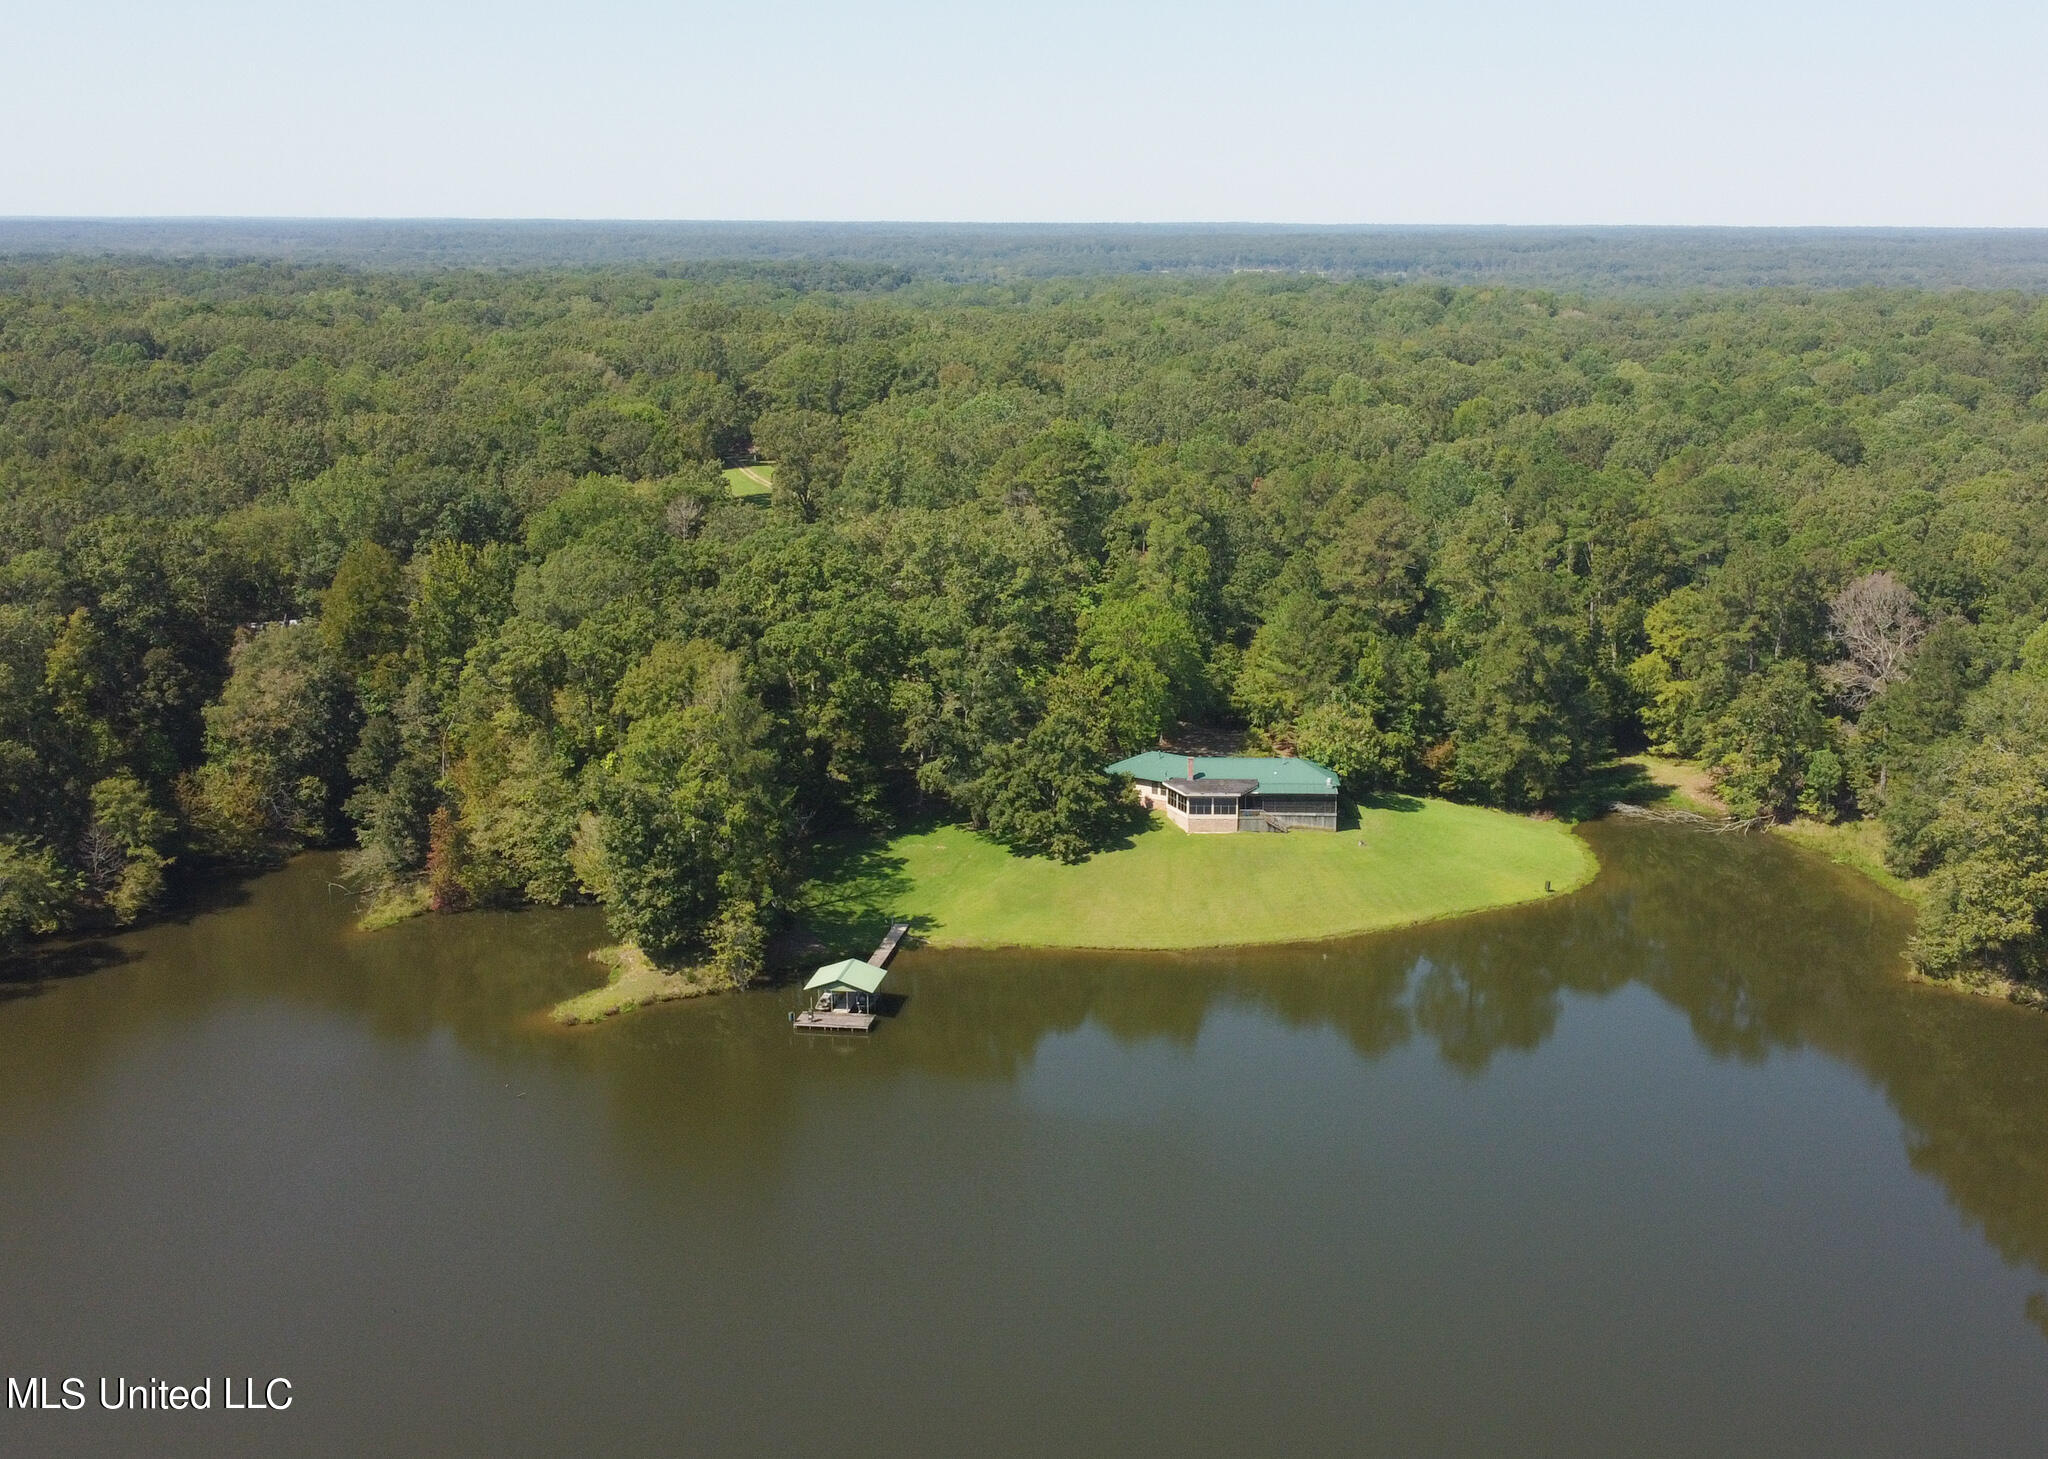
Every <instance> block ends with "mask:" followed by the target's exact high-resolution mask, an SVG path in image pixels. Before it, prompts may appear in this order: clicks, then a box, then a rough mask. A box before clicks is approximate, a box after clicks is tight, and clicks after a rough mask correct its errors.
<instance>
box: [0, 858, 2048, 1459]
mask: <svg viewBox="0 0 2048 1459" xmlns="http://www.w3.org/2000/svg"><path fill="white" fill-rule="evenodd" d="M1590 834H1591V836H1592V838H1593V840H1594V841H1595V842H1596V843H1597V848H1598V850H1599V852H1600V854H1601V856H1602V859H1603V861H1604V863H1605V867H1606V869H1605V871H1604V872H1603V874H1602V876H1601V877H1600V879H1599V880H1598V881H1597V882H1596V883H1595V884H1594V885H1593V886H1592V887H1591V888H1589V889H1587V890H1586V891H1584V892H1583V893H1580V894H1577V895H1574V896H1572V897H1569V898H1560V899H1558V900H1556V901H1554V902H1550V903H1546V904H1543V905H1540V906H1537V907H1534V908H1530V909H1526V910H1520V911H1515V912H1511V913H1504V914H1498V915H1493V916H1489V917H1483V918H1477V919H1470V920H1466V921H1463V922H1457V923H1450V924H1445V925H1442V926H1437V927H1431V928H1424V929H1419V930H1415V931H1412V932H1409V933H1404V934H1395V935H1391V936H1384V937H1380V938H1375V939H1370V940H1366V941H1362V942H1357V943H1352V944H1345V945H1330V946H1321V947H1311V948H1307V949H1293V950H1278V951H1275V950H1261V951H1257V952H1251V953H1241V954H1228V955H1224V954H1215V955H1203V956H1140V957H1132V956H1075V955H1067V954H1002V955H994V954H987V955H973V956H968V955H959V954H950V955H940V954H930V953H915V952H913V953H909V954H906V955H905V956H904V957H903V958H902V959H901V960H900V962H899V966H898V969H897V971H896V972H895V973H894V974H892V976H891V979H890V985H891V987H892V988H893V989H894V990H895V991H896V992H898V993H901V994H904V995H907V996H906V998H905V1001H904V1002H903V1004H902V1006H901V1008H900V1010H899V1012H898V1013H897V1016H895V1017H894V1018H892V1019H889V1020H887V1021H885V1023H884V1024H883V1026H882V1028H881V1030H880V1032H879V1033H877V1034H876V1035H875V1036H874V1037H873V1038H872V1039H869V1040H867V1041H863V1042H853V1041H846V1040H840V1041H829V1040H827V1041H805V1040H804V1039H802V1038H800V1037H799V1036H796V1035H793V1034H792V1033H790V1032H789V1030H788V1027H787V1024H786V1022H785V1011H786V1009H787V1008H788V1007H789V1006H790V1001H791V1000H790V995H788V994H787V993H777V992H772V991H771V992H766V993H759V994H750V995H747V996H744V997H735V998H726V999H716V1000H707V1001H704V1002H700V1003H696V1004H683V1005H675V1006H672V1007H668V1008H663V1009H658V1010H653V1011H650V1012H646V1013H642V1014H638V1015H635V1016H632V1017H629V1018H625V1019H621V1020H617V1021H614V1022H613V1023H610V1024H608V1025H605V1026H602V1027H600V1028H597V1029H594V1030H588V1031H579V1032H574V1033H563V1032H558V1031H553V1030H550V1029H547V1028H545V1027H543V1026H541V1025H540V1024H538V1023H537V1022H535V1021H534V1020H533V1019H531V1018H530V1017H529V1015H530V1013H531V1012H532V1010H535V1009H537V1008H540V1007H543V1006H545V1005H546V1004H547V1003H549V1002H550V1001H551V1000H553V999H554V998H556V997H559V996H561V995H562V994H564V993H566V992H568V991H571V990H572V989H574V988H576V987H577V986H579V985H580V984H582V983H585V982H587V981H588V980H589V978H590V976H591V972H590V968H589V965H588V964H587V963H585V962H584V961H583V960H582V959H581V956H580V954H581V953H582V951H583V950H584V949H585V948H587V947H588V946H590V945H591V944H592V943H593V942H594V941H596V940H597V939H598V938H599V936H600V927H599V925H598V922H597V921H596V919H595V918H594V917H593V916H592V915H590V914H588V913H585V912H572V913H560V914H524V915H516V916H514V915H507V916H470V917H461V918H450V919H441V920H434V921H427V922H421V923H416V924H412V925H408V926H405V927H401V928H397V929H393V930H391V931H388V932H384V933H379V934H375V935H371V936H363V935H359V934H354V933H351V932H349V931H347V930H345V929H346V919H347V914H348V906H347V904H346V903H345V902H344V901H341V900H338V899H336V898H335V897H334V896H333V894H332V892H331V890H330V889H329V887H328V885H327V880H326V879H327V876H328V875H329V874H330V872H331V869H332V868H331V865H330V864H328V863H327V862H325V861H324V860H323V859H321V858H306V859H305V860H302V861H300V862H299V863H297V864H295V865H294V866H293V867H292V868H290V869H289V870H287V871H285V872H282V873H280V874H278V875H275V876H272V877H268V878H265V879H262V880H259V881H257V882H254V883H252V884H251V885H249V886H248V887H247V888H246V889H245V892H244V894H243V895H242V898H241V899H240V900H239V901H231V903H230V904H228V905H224V906H222V907H221V908H219V909H217V910H215V911H212V912H209V913H207V914H205V915H201V916H198V917H195V918H194V919H192V920H191V921H189V922H187V923H184V924H181V925H171V926H164V927H159V928H156V929H153V930H150V931H147V932H144V933H140V934H137V935H135V936H132V937H126V938H122V939H119V940H118V942H115V943H111V944H105V945H102V946H100V947H99V948H97V949H96V950H93V951H92V952H91V954H90V955H88V956H81V957H78V958H75V959H73V967H72V968H67V969H64V970H65V971H78V972H79V975H77V976H72V977H66V978H61V979H57V980H54V981H52V982H50V983H48V984H46V985H44V986H43V987H41V988H40V989H39V990H36V991H33V992H27V991H25V990H22V989H19V988H17V989H15V990H14V991H16V992H17V993H20V994H21V996H15V997H12V998H10V999H8V1000H7V1001H5V1002H0V1240H4V1252H5V1257H4V1263H0V1373H4V1374H5V1375H7V1376H13V1377H17V1378H20V1377H28V1376H34V1375H39V1374H41V1375H48V1376H50V1377H52V1378H53V1379H56V1380H61V1379H62V1378H63V1377H65V1376H72V1375H76V1376H81V1377H84V1378H85V1379H86V1383H87V1388H88V1392H89V1393H90V1394H91V1395H92V1398H91V1402H90V1406H89V1407H88V1408H87V1409H86V1410H85V1411H83V1412H78V1413H64V1412H53V1413H43V1412H36V1413H21V1412H0V1451H4V1452H5V1453H8V1454H36V1455H41V1454H71V1453H78V1454H85V1453H91V1454H119V1453H136V1454H143V1453H149V1454H208V1455H213V1454H237V1453H265V1454H335V1455H343V1454H347V1455H358V1454H437V1455H466V1454H476V1455H526V1454H532V1455H562V1454H579V1453H602V1452H615V1453H626V1454H639V1453H652V1452H663V1453H678V1454H706V1455H788V1454H795V1453H799V1452H815V1453H821V1454H876V1455H882V1454H888V1455H973V1456H977V1459H994V1456H1004V1455H1046V1454H1080V1455H1098V1454H1173V1455H1184V1454H1185V1455H1203V1454H1217V1455H1266V1454H1290V1455H1306V1454H1335V1453H1385V1454H1396V1455H1434V1454H1488V1455H1492V1454H1558V1455H1605V1454H1615V1455H1623V1454H1627V1455H1643V1454H1658V1455H1664V1454H1699V1455H1732V1454H1744V1455H1762V1454H1788V1455H1789V1454H1799V1455H1824V1454H1841V1455H1857V1456H1870V1455H1914V1456H1925V1455H1950V1454H1952V1455H1970V1456H1987V1455H2002V1454H2031V1453H2039V1452H2041V1451H2042V1449H2043V1446H2044V1441H2048V1330H2044V1329H2048V1297H2036V1296H2035V1294H2036V1293H2040V1292H2044V1291H2048V1275H2044V1272H2048V1017H2043V1016H2041V1015H2039V1014H2029V1013H2025V1012H2021V1011H2019V1010H2016V1009H2013V1008H2010V1007H2008V1006H2006V1005H2002V1004H1997V1003H1992V1002H1989V1001H1984V1000H1975V999H1969V998H1965V997H1960V996H1955V995H1950V994H1947V993H1943V992H1939V991H1934V990H1930V989H1926V988H1919V987H1914V986H1911V985H1908V984H1907V983H1905V982H1904V981H1903V980H1902V979H1901V978H1900V976H1899V972H1900V969H1899V949H1900V945H1901V940H1902V938H1903V936H1904V933H1905V931H1906V928H1905V923H1904V919H1903V917H1902V915H1901V913H1900V910H1899V909H1898V907H1897V906H1896V905H1895V904H1893V903H1890V902H1889V901H1887V900H1886V899H1885V898H1883V897H1882V896H1881V895H1880V894H1879V893H1877V892H1876V891H1874V890H1873V889H1871V888H1869V887H1868V886H1866V885H1865V884H1863V883H1861V882H1860V881H1858V880H1857V879H1855V878H1854V877H1852V876H1849V875H1848V874H1846V873H1842V872H1839V871H1837V870H1836V869H1835V868H1832V867H1829V866H1826V865H1824V864H1820V863H1818V862H1815V861H1812V860H1809V859H1807V858H1805V857H1804V856H1803V855H1802V854H1801V853H1799V852H1797V851H1795V850H1793V849H1792V848H1789V847H1786V846H1784V845H1782V844H1779V843H1776V842H1771V841H1763V840H1756V839H1748V840H1745V839H1740V838H1735V837H1727V836H1702V835H1696V834H1691V833H1686V832H1680V831H1671V830H1668V829H1662V828H1639V827H1624V826H1597V827H1594V828H1592V830H1591V833H1590ZM87 966H92V968H93V970H91V971H82V970H83V969H84V968H86V967H87ZM2030 1299H2031V1302H2032V1305H2031V1308H2030V1306H2029V1304H2030ZM2030 1314H2031V1315H2030ZM101 1376H110V1377H126V1378H128V1379H131V1380H136V1381H144V1380H148V1379H152V1378H163V1379H167V1380H170V1381H174V1382H191V1381H196V1380H198V1379H201V1378H206V1377H211V1378H212V1379H213V1380H214V1390H215V1397H214V1400H213V1401H214V1403H215V1405H216V1411H214V1412H210V1413H208V1414H205V1415H196V1416H195V1415H192V1414H178V1413H142V1414H111V1413H106V1412H103V1411H101V1410H100V1409H99V1406H98V1402H99V1401H98V1396H97V1383H98V1380H99V1378H100V1377H101ZM226 1376H234V1377H235V1378H236V1379H237V1381H238V1382H239V1381H240V1380H242V1379H244V1378H255V1379H257V1380H259V1381H260V1380H263V1379H267V1378H269V1377H272V1376H283V1377H287V1378H289V1379H290V1380H291V1381H292V1383H293V1385H294V1387H293V1394H294V1398H295V1401H294V1404H293V1406H292V1408H291V1409H290V1410H289V1411H287V1412H284V1413H247V1412H234V1413H224V1412H219V1411H218V1406H219V1404H220V1403H221V1401H222V1399H221V1396H220V1390H221V1386H222V1385H221V1380H222V1379H223V1378H224V1377H226Z"/></svg>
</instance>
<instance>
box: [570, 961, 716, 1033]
mask: <svg viewBox="0 0 2048 1459" xmlns="http://www.w3.org/2000/svg"><path fill="white" fill-rule="evenodd" d="M590 957H591V961H593V962H597V963H602V964H603V965H604V966H605V968H606V969H607V970H608V972H607V976H606V978H605V983H604V986H603V987H601V988H592V989H590V991H588V992H586V993H578V994H577V995H576V996H575V997H573V998H564V999H563V1000H562V1001H561V1002H560V1003H557V1004H556V1005H555V1006H554V1007H553V1008H551V1009H549V1010H548V1017H550V1018H552V1019H554V1021H555V1022H556V1023H561V1024H569V1025H572V1026H573V1025H575V1024H579V1023H596V1022H598V1021H599V1020H600V1019H605V1018H610V1017H611V1016H612V1015H613V1014H614V1013H630V1012H632V1011H633V1010H634V1009H635V1008H644V1007H646V1006H647V1005H648V1004H650V1003H673V1002H675V1001H676V1000H677V999H678V998H696V997H699V996H701V995H702V994H705V993H716V992H718V991H719V990H720V989H721V987H723V986H724V985H723V984H721V983H719V982H717V981H716V980H715V979H713V978H712V977H710V976H708V975H705V974H700V973H699V972H697V971H695V970H694V969H684V970H683V971H681V972H671V971H669V970H667V969H664V968H660V967H656V966H655V965H654V963H653V962H651V961H650V960H649V959H648V956H647V954H646V953H644V952H642V951H641V950H640V949H639V948H637V947H635V946H634V945H633V944H632V943H630V942H628V943H621V944H619V945H618V946H616V947H600V948H599V949H597V951H595V952H593V953H592V954H591V955H590Z"/></svg>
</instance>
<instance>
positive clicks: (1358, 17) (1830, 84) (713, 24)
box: [0, 0, 2048, 227]
mask: <svg viewBox="0 0 2048 1459" xmlns="http://www.w3.org/2000/svg"><path fill="white" fill-rule="evenodd" d="M0 50H4V52H5V53H6V65H5V72H6V77H7V80H6V84H5V85H4V86H0V139H4V141H0V216H176V215H194V216H265V217H441V218H453V217H462V218H633V219H644V218H678V219H687V218H699V219H701V218H728V219H826V220H915V221H940V220H944V221H992V222H1019V221H1031V222H1110V221H1116V222H1191V221H1243V222H1272V223H1567V224H1597V223H1638V224H1739V225H1843V226H1856V225H1888V226H1908V225H1918V226H1972V227H2014V226H2018V227H2042V226H2048V151H2044V146H2043V143H2044V140H2048V84H2044V80H2043V77H2044V75H2048V72H2044V71H2043V65H2044V62H2043V57H2044V56H2048V3H2043V0H2031V3H2008V0H1943V3H1935V0H1923V3H1920V4H1917V5H1904V4H1897V3H1893V0H1863V3H1859V4H1851V3H1836V0H1778V3H1773V4H1763V3H1754V0H1713V3H1709V0H1693V3H1691V4H1686V5H1673V4H1664V3H1660V0H1636V3H1626V4H1624V3H1615V0H1565V3H1552V4H1545V3H1541V0H1525V3H1519V4H1513V3H1501V0H1463V3H1455V0H1440V3H1434V4H1423V3H1419V0H1405V3H1398V4H1397V3H1381V0H1355V3H1349V4H1342V3H1292V4H1290V3H1284V0H1283V3H1272V4H1264V5H1251V4H1243V3H1238V4H1212V3H1200V0H1189V3H1182V4H1174V5H1168V4H1156V3H1117V0H1097V3H1071V0H1035V3H1031V4H1018V3H1005V4H999V5H998V4H983V5H977V4H973V3H971V0H954V3H950V4H942V3H924V0H866V3H861V4H849V3H840V4H826V3H822V0H744V3H735V0H722V3H718V4H699V3H666V4H661V3H653V0H577V3H568V0H557V3H553V4H538V3H533V0H409V3H391V0H371V3H353V4H352V3H345V0H329V3H325V4H309V3H303V0H302V3H297V4H287V3H282V0H272V3H268V4H255V3H248V0H190V3H187V0H143V3H137V0H65V3H63V4H50V3H47V0H0Z"/></svg>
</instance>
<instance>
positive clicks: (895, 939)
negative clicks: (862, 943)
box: [868, 922, 910, 968]
mask: <svg viewBox="0 0 2048 1459" xmlns="http://www.w3.org/2000/svg"><path fill="white" fill-rule="evenodd" d="M909 931H910V924H909V923H908V922H897V923H895V924H893V925H892V926H891V927H890V928H889V935H888V936H887V937H884V938H883V939H882V945H881V946H880V947H878V948H876V949H875V950H874V951H873V952H871V953H869V954H868V961H869V962H871V963H873V964H874V965H875V966H876V967H878V968H886V967H887V966H889V959H890V958H892V957H894V956H895V955H896V949H897V948H899V947H901V946H902V945H903V938H904V936H905V934H907V933H908V932H909Z"/></svg>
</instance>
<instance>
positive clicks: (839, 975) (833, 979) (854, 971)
mask: <svg viewBox="0 0 2048 1459" xmlns="http://www.w3.org/2000/svg"><path fill="white" fill-rule="evenodd" d="M888 976H889V970H888V969H887V968H878V967H876V966H875V965H874V964H873V963H864V962H862V961H861V960H860V959H859V958H857V957H850V958H848V959H846V961H844V962H837V963H827V964H826V965H825V966H824V967H822V968H819V969H818V971H816V972H815V973H812V974H811V980H810V982H808V983H806V984H804V991H805V992H806V993H808V992H810V991H811V990H812V989H813V988H856V989H858V990H859V991H861V992H863V993H872V992H874V991H875V989H877V988H879V987H881V986H882V979H884V978H886V977H888Z"/></svg>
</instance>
